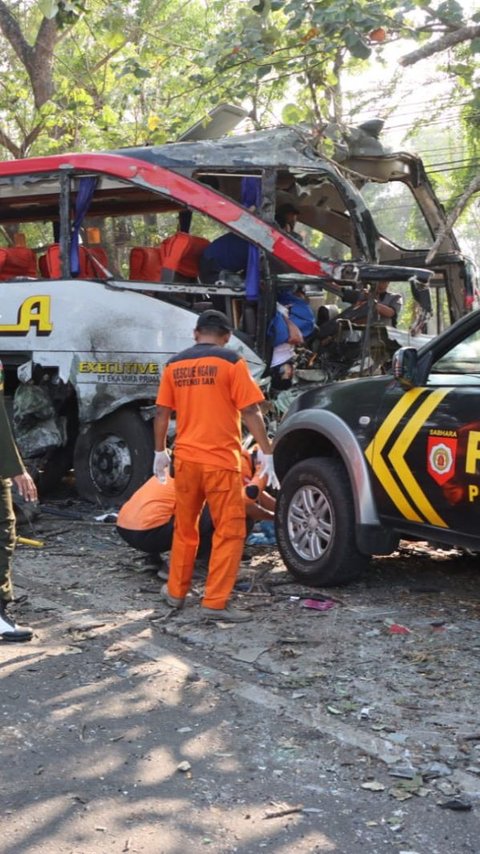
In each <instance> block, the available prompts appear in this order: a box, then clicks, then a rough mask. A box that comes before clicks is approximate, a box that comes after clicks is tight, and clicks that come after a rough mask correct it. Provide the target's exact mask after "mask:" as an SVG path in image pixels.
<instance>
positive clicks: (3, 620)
mask: <svg viewBox="0 0 480 854" xmlns="http://www.w3.org/2000/svg"><path fill="white" fill-rule="evenodd" d="M32 637H33V630H32V629H31V628H30V626H17V624H16V623H15V622H14V621H13V620H11V619H10V617H7V615H6V613H5V602H0V638H1V639H2V640H4V641H16V642H17V643H18V642H20V641H29V640H32Z"/></svg>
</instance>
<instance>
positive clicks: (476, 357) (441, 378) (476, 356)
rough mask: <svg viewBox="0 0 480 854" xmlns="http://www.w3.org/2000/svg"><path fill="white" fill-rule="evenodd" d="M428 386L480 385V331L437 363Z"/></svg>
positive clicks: (453, 348)
mask: <svg viewBox="0 0 480 854" xmlns="http://www.w3.org/2000/svg"><path fill="white" fill-rule="evenodd" d="M428 385H435V386H438V385H440V386H442V385H480V330H477V331H476V332H474V333H473V334H472V335H469V336H468V338H465V339H464V340H463V341H461V342H460V344H457V345H456V346H455V347H452V349H451V350H449V351H448V352H447V353H445V354H444V355H443V356H441V358H440V359H438V360H437V361H436V362H435V364H434V365H433V366H432V368H431V370H430V376H429V379H428Z"/></svg>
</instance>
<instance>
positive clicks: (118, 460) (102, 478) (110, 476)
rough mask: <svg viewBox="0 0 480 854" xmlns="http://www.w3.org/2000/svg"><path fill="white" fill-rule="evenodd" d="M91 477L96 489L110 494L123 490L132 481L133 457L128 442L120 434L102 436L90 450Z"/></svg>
mask: <svg viewBox="0 0 480 854" xmlns="http://www.w3.org/2000/svg"><path fill="white" fill-rule="evenodd" d="M89 466H90V477H91V479H92V481H93V483H94V484H95V487H96V489H97V490H98V491H99V492H101V493H106V494H108V495H117V494H118V493H121V492H123V490H124V489H126V487H127V486H128V484H129V482H130V477H131V474H132V458H131V455H130V451H129V449H128V446H127V444H126V442H125V441H124V440H123V439H121V438H120V437H119V436H115V435H114V434H109V435H108V436H102V438H101V439H99V440H98V441H97V442H96V443H95V444H94V445H93V447H92V449H91V452H90V460H89Z"/></svg>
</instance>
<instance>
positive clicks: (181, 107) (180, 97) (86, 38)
mask: <svg viewBox="0 0 480 854" xmlns="http://www.w3.org/2000/svg"><path fill="white" fill-rule="evenodd" d="M2 6H7V4H6V3H2V2H0V45H1V47H2V71H3V72H4V73H3V75H2V80H1V84H0V130H1V131H2V134H3V139H4V142H5V143H6V147H7V148H8V151H9V154H10V156H22V155H23V156H24V155H25V154H35V153H46V152H49V151H61V150H68V149H69V148H72V147H75V148H76V149H81V148H94V147H97V148H108V147H116V146H121V145H128V144H141V143H161V142H165V141H167V140H169V139H174V138H175V137H176V136H178V135H179V134H180V133H181V132H182V131H184V130H186V129H187V128H188V127H189V125H191V124H193V123H194V122H196V121H198V120H201V118H202V116H205V115H206V114H207V112H208V110H209V109H211V107H212V106H214V105H216V104H218V103H219V102H221V101H232V102H233V103H242V104H244V105H247V106H249V107H250V109H251V117H252V120H253V123H254V125H255V126H256V127H260V126H264V125H266V124H271V123H272V120H273V121H275V119H272V116H274V115H275V112H276V111H277V115H278V114H279V112H280V110H281V117H282V120H283V121H284V122H285V123H287V124H298V123H299V122H302V121H305V122H309V123H316V124H323V123H326V122H328V121H331V120H337V121H338V120H341V119H342V117H343V116H342V90H341V80H342V74H343V73H344V72H345V71H346V70H348V71H349V73H355V71H359V72H360V71H362V70H363V69H364V68H365V67H367V65H368V64H369V63H372V62H381V61H382V58H383V57H384V56H388V48H389V45H390V44H391V42H392V41H397V40H399V39H402V38H406V37H408V38H409V39H412V38H414V39H416V40H417V41H418V42H419V43H422V42H424V41H428V40H429V39H432V38H437V37H438V36H439V35H440V36H441V35H442V33H445V32H451V31H454V30H455V29H456V28H458V27H459V26H462V25H463V24H464V23H465V21H466V18H465V15H466V12H465V9H464V7H463V5H462V3H460V2H458V0H444V2H440V3H437V5H435V3H433V4H432V3H430V2H428V0H307V2H306V0H230V2H229V3H226V4H225V2H224V0H210V2H209V3H208V4H205V3H204V2H203V0H191V2H189V3H188V5H187V6H185V4H184V2H182V0H164V2H162V3H158V2H154V0H133V2H131V3H129V4H125V3H124V2H123V0H110V1H109V2H107V3H106V2H104V0H37V2H35V3H25V4H21V8H22V12H21V13H20V11H19V9H20V6H17V5H12V9H11V13H10V14H11V15H12V16H13V17H14V18H15V20H16V21H17V24H18V27H19V29H20V32H21V34H22V37H23V38H24V40H25V45H26V46H28V48H29V51H30V54H31V53H32V51H33V52H35V51H36V50H37V49H38V51H40V48H42V47H43V48H45V45H46V44H47V42H46V41H45V24H46V23H48V24H49V25H50V27H54V29H55V38H54V39H52V40H51V42H49V43H48V44H50V48H49V50H46V48H45V50H46V53H45V56H44V57H43V65H42V66H41V69H40V70H41V71H42V73H45V75H46V78H47V82H48V76H49V75H50V78H51V83H52V91H53V96H51V95H49V96H48V97H47V98H46V99H45V101H44V102H43V103H42V105H41V106H38V98H37V101H34V98H33V93H32V82H31V75H30V76H29V74H28V73H27V71H28V69H27V68H26V67H25V65H24V64H22V61H21V60H20V59H19V55H18V51H16V50H14V46H13V45H12V44H11V43H10V42H9V41H8V38H7V35H6V32H7V30H6V29H4V28H2ZM419 16H420V17H419ZM473 20H480V13H478V14H477V15H474V16H473ZM419 22H420V24H419ZM2 33H3V34H2ZM50 34H51V30H50ZM479 51H480V40H479V39H474V40H473V41H472V42H471V43H470V44H468V45H463V46H462V45H460V46H458V47H457V48H454V49H452V50H450V51H449V53H448V63H447V64H446V65H445V68H446V70H447V71H448V74H449V75H450V76H451V77H453V78H455V81H456V86H457V87H458V88H457V91H460V90H463V94H462V98H463V100H465V97H466V92H467V90H469V91H470V93H472V95H471V99H470V100H471V103H472V112H471V113H470V114H469V120H470V121H471V120H472V116H473V110H474V107H473V103H474V95H473V93H474V92H475V89H476V86H477V83H478V81H477V79H476V75H477V74H478V62H476V57H477V56H478V52H479ZM26 53H28V51H26ZM40 54H41V51H40ZM467 97H468V96H467ZM35 103H37V106H35ZM282 104H283V107H279V106H278V105H282ZM467 113H468V105H467V107H466V108H465V120H467ZM477 115H478V110H477ZM277 120H278V119H277ZM471 135H472V138H473V136H478V122H473V124H472V129H471ZM4 150H5V152H6V149H5V147H4Z"/></svg>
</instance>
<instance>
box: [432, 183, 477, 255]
mask: <svg viewBox="0 0 480 854" xmlns="http://www.w3.org/2000/svg"><path fill="white" fill-rule="evenodd" d="M479 190H480V176H478V175H477V177H476V178H474V179H473V181H470V184H469V185H468V187H467V189H466V190H464V192H463V193H462V195H461V196H460V198H459V200H458V202H457V204H456V205H455V207H454V208H453V210H452V211H451V212H450V214H449V215H448V217H447V219H446V221H445V223H444V224H443V225H442V227H441V228H440V231H439V232H438V234H437V236H436V238H435V242H434V244H433V246H432V248H431V249H430V252H429V253H428V255H427V257H426V258H425V264H430V262H431V261H432V259H433V258H434V257H435V255H436V254H437V252H438V249H439V247H440V245H441V243H442V240H443V238H444V237H445V235H446V234H447V232H448V231H450V230H451V229H452V228H453V226H454V225H455V223H456V221H457V219H458V217H459V216H460V214H461V213H462V211H463V210H464V208H465V207H466V204H467V202H468V200H469V199H470V198H471V196H473V194H474V193H478V191H479Z"/></svg>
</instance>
